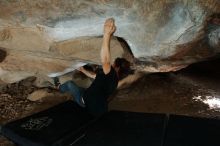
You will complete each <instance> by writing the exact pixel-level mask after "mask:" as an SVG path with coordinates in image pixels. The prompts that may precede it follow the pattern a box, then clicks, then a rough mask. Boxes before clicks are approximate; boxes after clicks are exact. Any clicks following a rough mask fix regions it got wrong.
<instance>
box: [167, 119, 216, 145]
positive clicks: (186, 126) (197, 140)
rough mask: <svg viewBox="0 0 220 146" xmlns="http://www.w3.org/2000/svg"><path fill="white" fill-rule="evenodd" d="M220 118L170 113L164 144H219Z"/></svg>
mask: <svg viewBox="0 0 220 146" xmlns="http://www.w3.org/2000/svg"><path fill="white" fill-rule="evenodd" d="M219 136H220V120H217V119H207V118H193V117H186V116H178V115H171V116H170V118H169V122H168V125H167V132H166V136H165V146H220V140H219Z"/></svg>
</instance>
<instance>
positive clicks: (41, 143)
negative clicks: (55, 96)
mask: <svg viewBox="0 0 220 146" xmlns="http://www.w3.org/2000/svg"><path fill="white" fill-rule="evenodd" d="M92 120H93V117H92V116H91V115H90V114H88V113H87V112H86V111H84V109H83V108H81V107H79V106H78V105H77V104H76V103H74V102H73V101H67V102H64V103H61V104H59V105H56V106H54V107H52V108H49V109H47V110H45V111H42V112H39V113H36V114H34V115H31V116H28V117H25V118H23V119H19V120H16V121H13V122H10V123H7V124H6V125H4V126H3V127H2V134H3V135H4V136H5V137H7V138H9V139H10V140H12V141H13V142H15V143H16V144H18V145H22V146H65V145H69V144H71V143H73V142H74V141H76V140H77V139H78V138H79V137H80V136H81V132H82V133H83V130H84V129H85V127H86V126H87V125H88V124H89V123H90V122H91V121H92Z"/></svg>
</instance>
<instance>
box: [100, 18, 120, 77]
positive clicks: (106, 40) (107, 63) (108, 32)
mask: <svg viewBox="0 0 220 146" xmlns="http://www.w3.org/2000/svg"><path fill="white" fill-rule="evenodd" d="M115 30H116V27H115V23H114V19H113V18H110V19H107V20H106V21H105V25H104V35H103V42H102V48H101V53H100V55H101V62H102V68H103V72H104V73H105V74H108V73H109V72H110V69H111V53H110V40H111V36H112V34H113V33H114V32H115Z"/></svg>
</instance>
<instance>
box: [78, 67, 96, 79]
mask: <svg viewBox="0 0 220 146" xmlns="http://www.w3.org/2000/svg"><path fill="white" fill-rule="evenodd" d="M79 71H81V72H82V73H84V74H85V75H86V76H87V77H90V78H93V79H95V78H96V73H94V72H92V71H88V70H86V69H84V68H83V67H80V68H79Z"/></svg>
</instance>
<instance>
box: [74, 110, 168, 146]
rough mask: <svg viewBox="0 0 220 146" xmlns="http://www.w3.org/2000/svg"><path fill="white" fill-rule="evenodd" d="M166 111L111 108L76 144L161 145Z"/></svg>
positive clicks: (95, 145) (101, 145)
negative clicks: (136, 111)
mask: <svg viewBox="0 0 220 146" xmlns="http://www.w3.org/2000/svg"><path fill="white" fill-rule="evenodd" d="M165 123H166V115H165V114H147V113H134V112H122V111H111V112H109V113H107V114H105V115H104V116H102V117H101V118H100V119H99V120H97V121H96V122H95V123H93V124H92V125H90V126H89V127H88V129H87V130H86V132H85V134H84V135H83V138H81V140H79V141H78V142H77V143H75V144H74V146H146V145H149V146H161V144H162V140H163V135H164V132H163V131H164V128H165V127H164V126H165Z"/></svg>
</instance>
